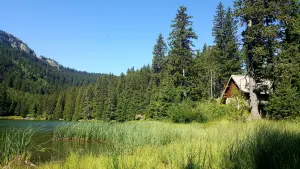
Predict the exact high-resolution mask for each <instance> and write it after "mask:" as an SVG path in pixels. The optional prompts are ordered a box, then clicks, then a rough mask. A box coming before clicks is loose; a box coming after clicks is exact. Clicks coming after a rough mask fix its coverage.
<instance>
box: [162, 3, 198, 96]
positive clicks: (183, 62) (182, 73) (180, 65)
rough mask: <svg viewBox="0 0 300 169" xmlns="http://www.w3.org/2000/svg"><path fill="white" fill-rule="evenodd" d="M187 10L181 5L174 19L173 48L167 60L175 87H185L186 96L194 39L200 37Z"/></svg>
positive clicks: (171, 45) (172, 25)
mask: <svg viewBox="0 0 300 169" xmlns="http://www.w3.org/2000/svg"><path fill="white" fill-rule="evenodd" d="M186 12H187V8H186V7H184V6H180V7H179V9H178V11H177V14H176V17H175V19H174V20H173V21H172V24H171V28H172V29H173V30H172V32H171V33H170V36H169V40H170V44H169V46H170V47H171V50H170V52H169V57H168V61H167V73H168V76H171V77H172V83H173V84H174V85H175V87H180V88H182V89H183V91H182V93H183V96H184V97H185V96H186V90H187V87H188V78H189V76H190V75H191V71H190V69H191V66H192V63H193V52H192V47H193V46H194V45H193V40H194V39H198V36H197V35H196V33H195V32H194V30H193V28H192V25H193V22H192V21H191V18H192V16H188V15H187V13H186Z"/></svg>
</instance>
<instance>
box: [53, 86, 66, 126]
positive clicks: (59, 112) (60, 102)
mask: <svg viewBox="0 0 300 169" xmlns="http://www.w3.org/2000/svg"><path fill="white" fill-rule="evenodd" d="M64 106H65V93H64V92H60V93H59V95H58V98H57V102H56V106H55V109H54V113H53V119H56V120H58V119H60V118H62V117H63V112H64Z"/></svg>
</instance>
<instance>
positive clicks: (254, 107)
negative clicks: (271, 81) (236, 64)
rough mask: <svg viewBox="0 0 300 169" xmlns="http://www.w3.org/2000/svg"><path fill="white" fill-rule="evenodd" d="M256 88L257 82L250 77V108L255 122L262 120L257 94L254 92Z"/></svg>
mask: <svg viewBox="0 0 300 169" xmlns="http://www.w3.org/2000/svg"><path fill="white" fill-rule="evenodd" d="M255 86H256V82H255V80H254V79H253V78H252V77H250V78H249V92H250V108H251V118H252V119H253V120H257V119H261V117H260V114H259V111H258V98H257V94H256V93H255V92H254V89H255Z"/></svg>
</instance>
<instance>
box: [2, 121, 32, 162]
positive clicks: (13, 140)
mask: <svg viewBox="0 0 300 169" xmlns="http://www.w3.org/2000/svg"><path fill="white" fill-rule="evenodd" d="M36 131H37V129H36V128H34V127H26V128H24V129H20V128H8V129H5V130H2V131H0V166H10V165H11V164H12V163H14V164H16V163H18V164H21V163H22V162H25V161H28V160H29V159H30V157H31V153H32V151H33V149H36V145H35V143H34V142H33V139H32V137H33V136H34V134H35V133H36ZM14 164H12V165H14Z"/></svg>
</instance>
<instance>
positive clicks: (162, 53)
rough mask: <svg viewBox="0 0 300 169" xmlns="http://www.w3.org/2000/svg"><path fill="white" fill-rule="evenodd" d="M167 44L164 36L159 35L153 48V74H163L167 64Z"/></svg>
mask: <svg viewBox="0 0 300 169" xmlns="http://www.w3.org/2000/svg"><path fill="white" fill-rule="evenodd" d="M167 50H168V49H167V44H166V43H165V41H164V38H163V36H162V34H159V35H158V38H157V40H156V44H155V45H154V48H153V52H152V53H153V59H152V70H153V73H161V72H162V70H163V69H164V65H165V62H166V53H167Z"/></svg>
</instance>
